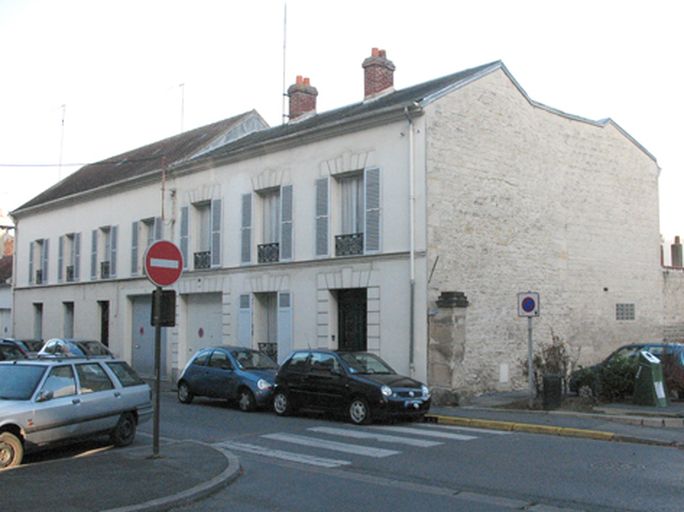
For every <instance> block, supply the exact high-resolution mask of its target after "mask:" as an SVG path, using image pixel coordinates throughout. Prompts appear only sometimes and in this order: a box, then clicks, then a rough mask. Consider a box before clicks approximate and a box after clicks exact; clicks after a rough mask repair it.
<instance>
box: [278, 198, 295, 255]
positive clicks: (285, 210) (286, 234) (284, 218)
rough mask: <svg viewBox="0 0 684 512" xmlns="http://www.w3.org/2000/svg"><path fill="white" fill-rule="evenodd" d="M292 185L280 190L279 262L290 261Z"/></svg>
mask: <svg viewBox="0 0 684 512" xmlns="http://www.w3.org/2000/svg"><path fill="white" fill-rule="evenodd" d="M292 209H293V204H292V185H287V186H285V187H281V189H280V260H281V261H287V260H291V259H292Z"/></svg>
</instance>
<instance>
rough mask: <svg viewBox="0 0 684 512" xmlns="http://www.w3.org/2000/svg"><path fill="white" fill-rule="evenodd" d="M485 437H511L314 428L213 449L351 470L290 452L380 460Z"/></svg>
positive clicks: (460, 430) (430, 427)
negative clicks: (404, 450) (299, 449)
mask: <svg viewBox="0 0 684 512" xmlns="http://www.w3.org/2000/svg"><path fill="white" fill-rule="evenodd" d="M478 434H479V435H478ZM485 434H486V435H491V434H494V435H509V434H510V432H502V431H491V430H482V429H476V428H469V427H455V426H446V425H435V424H421V425H412V426H394V425H378V426H370V427H365V428H358V427H331V426H314V427H309V428H307V429H306V433H304V434H293V433H288V432H273V433H269V434H263V435H260V436H259V437H258V440H259V441H264V442H265V443H266V444H253V443H246V442H238V441H222V442H219V443H215V444H214V446H216V447H219V448H225V449H228V450H231V451H235V452H242V453H248V454H252V455H257V456H260V457H267V458H271V459H278V460H283V461H288V462H297V463H300V464H308V465H311V466H317V467H323V468H338V467H342V466H349V465H351V464H352V461H351V460H347V459H345V458H344V457H342V458H328V457H321V456H319V455H310V454H307V453H302V452H297V451H289V448H288V447H292V446H293V445H294V446H296V447H303V448H304V449H315V450H322V451H324V452H326V453H327V452H332V454H333V455H332V456H333V457H336V456H339V455H334V454H346V455H354V456H357V457H369V458H376V459H377V458H385V457H392V456H395V455H399V454H400V453H402V451H401V449H402V447H411V448H424V449H430V448H434V447H437V446H441V445H443V444H444V443H447V442H467V441H472V440H474V439H478V437H481V436H483V435H485ZM259 441H255V442H259ZM269 442H270V443H269ZM273 442H275V443H273ZM273 444H276V445H277V448H274V447H272V445H273Z"/></svg>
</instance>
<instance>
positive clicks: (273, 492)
mask: <svg viewBox="0 0 684 512" xmlns="http://www.w3.org/2000/svg"><path fill="white" fill-rule="evenodd" d="M161 417H162V421H161V436H162V446H161V450H162V453H163V448H164V446H163V441H164V439H165V438H168V439H174V440H180V439H193V440H199V441H203V442H207V443H214V444H216V445H217V446H220V447H223V448H226V449H228V450H230V451H231V452H233V453H235V454H236V455H237V456H238V457H239V458H240V462H241V465H242V468H243V470H244V474H243V475H242V476H241V477H240V478H239V479H238V480H237V481H236V482H234V483H233V484H232V485H230V486H229V487H227V488H225V489H224V490H222V491H220V492H219V493H218V494H216V495H214V496H211V497H209V498H206V499H205V500H203V501H201V502H199V503H195V504H193V505H191V506H188V507H184V508H182V509H178V510H183V511H219V510H221V511H224V510H237V511H246V512H252V511H254V512H256V511H259V512H265V511H283V510H287V511H289V510H291V511H302V512H307V511H312V512H313V511H320V510H335V511H346V510H349V511H352V510H353V511H355V512H358V511H364V510H373V511H378V512H383V511H388V512H390V511H392V512H396V511H401V510H412V511H415V510H432V509H435V510H437V507H439V510H468V511H471V510H472V511H495V510H516V509H517V510H521V509H525V510H533V511H535V510H536V511H539V512H542V511H553V510H559V509H570V510H597V511H604V510H620V511H629V510H648V511H655V510H663V511H666V510H671V511H678V512H679V511H681V510H682V503H684V471H682V468H684V452H683V451H681V450H676V449H671V448H662V447H652V446H642V445H632V444H621V443H609V442H602V441H593V440H583V439H573V438H562V437H555V436H554V437H550V436H544V435H534V434H523V433H496V432H494V431H484V430H483V431H479V430H470V431H469V430H463V429H460V428H456V427H444V426H430V425H426V424H415V423H409V424H398V425H379V426H378V425H376V426H371V427H354V426H352V425H350V424H346V423H343V422H338V421H331V420H329V419H327V418H325V417H321V416H304V417H292V418H280V417H277V416H275V415H274V414H272V413H270V412H257V413H251V414H245V413H241V412H240V411H238V410H237V409H236V408H234V407H230V406H227V405H226V404H225V403H223V402H220V401H209V400H201V399H196V400H195V402H193V404H191V405H182V404H179V403H178V402H177V401H176V400H175V396H174V395H173V394H171V393H165V394H164V395H163V396H162V410H161ZM151 432H152V424H151V423H148V424H146V425H143V426H142V427H141V428H140V437H141V438H143V439H144V438H145V437H148V439H149V436H150V435H151Z"/></svg>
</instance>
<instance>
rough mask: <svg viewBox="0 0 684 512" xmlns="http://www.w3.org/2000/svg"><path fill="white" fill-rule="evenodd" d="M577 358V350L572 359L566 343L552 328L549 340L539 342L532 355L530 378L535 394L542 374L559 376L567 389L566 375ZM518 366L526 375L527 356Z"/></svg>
mask: <svg viewBox="0 0 684 512" xmlns="http://www.w3.org/2000/svg"><path fill="white" fill-rule="evenodd" d="M578 358H579V350H578V352H577V357H576V358H574V360H573V358H572V356H571V355H570V349H569V347H568V344H567V343H565V342H564V341H563V340H562V339H561V338H560V336H556V335H555V334H554V333H553V330H552V331H551V342H550V343H546V344H544V343H541V344H539V345H538V346H537V350H536V351H535V353H534V355H533V357H532V371H533V376H532V378H533V381H534V387H535V390H536V392H537V395H539V394H540V393H541V391H542V382H543V376H544V375H558V376H560V377H561V379H562V381H563V389H567V381H568V377H569V376H570V372H571V371H572V369H573V368H574V366H575V363H576V361H577V359H578ZM520 366H521V367H522V373H523V375H524V376H525V377H527V376H528V374H529V372H528V366H527V358H525V359H522V360H521V361H520Z"/></svg>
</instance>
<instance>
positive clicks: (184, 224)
mask: <svg viewBox="0 0 684 512" xmlns="http://www.w3.org/2000/svg"><path fill="white" fill-rule="evenodd" d="M180 213H181V216H180V250H181V254H182V255H183V269H184V270H187V268H188V237H189V233H188V227H189V225H188V223H189V219H188V213H189V211H188V207H187V206H183V207H181V209H180Z"/></svg>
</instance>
